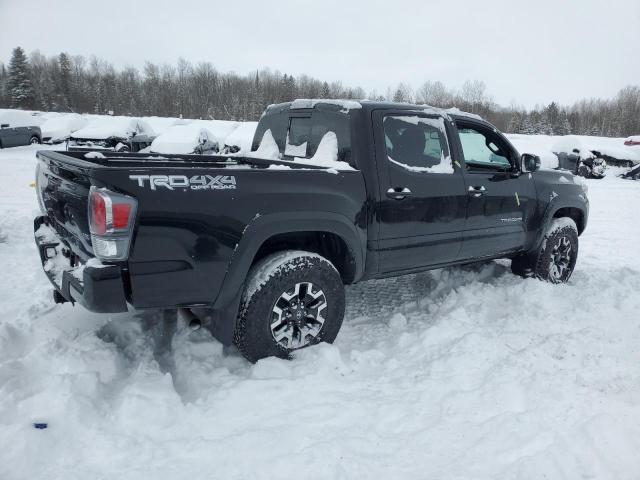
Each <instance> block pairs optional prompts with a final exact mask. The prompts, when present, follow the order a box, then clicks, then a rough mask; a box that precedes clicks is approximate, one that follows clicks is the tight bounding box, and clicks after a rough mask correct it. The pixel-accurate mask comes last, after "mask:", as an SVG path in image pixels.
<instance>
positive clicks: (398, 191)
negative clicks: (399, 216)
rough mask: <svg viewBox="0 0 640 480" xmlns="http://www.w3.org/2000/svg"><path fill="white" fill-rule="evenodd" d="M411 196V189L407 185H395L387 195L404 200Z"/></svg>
mask: <svg viewBox="0 0 640 480" xmlns="http://www.w3.org/2000/svg"><path fill="white" fill-rule="evenodd" d="M410 196H411V190H409V189H408V188H407V187H395V188H390V189H389V190H387V197H389V198H393V199H394V200H403V199H405V198H407V197H410Z"/></svg>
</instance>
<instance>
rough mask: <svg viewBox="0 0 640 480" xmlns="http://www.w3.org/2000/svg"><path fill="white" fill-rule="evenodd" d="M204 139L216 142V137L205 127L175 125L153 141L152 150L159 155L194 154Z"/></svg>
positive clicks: (192, 124)
mask: <svg viewBox="0 0 640 480" xmlns="http://www.w3.org/2000/svg"><path fill="white" fill-rule="evenodd" d="M202 137H207V138H209V140H212V141H216V137H215V135H213V134H212V133H211V132H210V131H209V130H208V129H207V128H205V127H204V126H203V125H198V124H196V123H195V122H194V123H189V124H186V125H174V126H173V127H169V128H168V129H167V130H166V131H165V132H164V133H163V134H161V135H159V136H158V137H156V138H155V139H154V140H153V142H152V143H151V149H150V150H151V151H152V152H157V153H184V154H187V153H193V151H194V150H195V148H196V146H198V142H199V140H200V138H202Z"/></svg>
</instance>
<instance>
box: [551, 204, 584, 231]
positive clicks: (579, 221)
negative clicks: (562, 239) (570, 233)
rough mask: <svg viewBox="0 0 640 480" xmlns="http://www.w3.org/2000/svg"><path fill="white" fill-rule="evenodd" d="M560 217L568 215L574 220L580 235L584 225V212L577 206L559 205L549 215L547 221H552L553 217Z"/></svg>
mask: <svg viewBox="0 0 640 480" xmlns="http://www.w3.org/2000/svg"><path fill="white" fill-rule="evenodd" d="M561 217H569V218H571V219H572V220H573V221H574V222H576V226H577V227H578V235H581V234H582V232H583V231H584V229H585V227H586V216H585V212H584V211H583V210H581V209H580V208H577V207H559V208H557V209H555V210H554V212H553V215H552V216H551V217H550V220H549V221H552V220H553V219H554V218H561Z"/></svg>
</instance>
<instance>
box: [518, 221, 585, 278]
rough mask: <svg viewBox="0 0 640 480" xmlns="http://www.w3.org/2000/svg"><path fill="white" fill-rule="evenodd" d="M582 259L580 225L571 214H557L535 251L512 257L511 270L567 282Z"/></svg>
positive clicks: (519, 273)
mask: <svg viewBox="0 0 640 480" xmlns="http://www.w3.org/2000/svg"><path fill="white" fill-rule="evenodd" d="M577 259H578V228H577V227H576V224H575V222H574V221H573V220H572V219H571V218H568V217H562V218H555V219H553V222H552V223H551V225H550V227H549V229H548V230H547V233H546V234H545V236H544V239H543V240H542V244H541V245H540V248H539V249H538V251H537V252H536V253H535V254H531V255H521V256H518V257H516V258H514V259H513V260H512V261H511V271H512V272H513V273H515V274H516V275H520V276H524V277H527V276H535V277H537V278H539V279H540V280H545V281H547V282H551V283H565V282H567V281H568V280H569V278H570V277H571V274H572V273H573V269H574V268H575V266H576V261H577Z"/></svg>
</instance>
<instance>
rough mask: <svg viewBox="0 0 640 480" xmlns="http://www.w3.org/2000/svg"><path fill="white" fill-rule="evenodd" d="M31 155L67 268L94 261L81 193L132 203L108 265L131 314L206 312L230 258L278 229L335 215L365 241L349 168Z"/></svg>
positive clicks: (362, 200)
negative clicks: (126, 244) (127, 237)
mask: <svg viewBox="0 0 640 480" xmlns="http://www.w3.org/2000/svg"><path fill="white" fill-rule="evenodd" d="M37 157H38V160H39V161H38V168H37V174H36V177H37V182H36V183H37V191H38V196H39V200H40V204H41V208H42V210H43V216H42V217H39V218H41V219H42V220H41V223H44V224H46V225H48V226H49V227H51V228H52V229H53V230H55V232H56V234H57V236H58V237H59V240H60V242H61V243H62V244H63V245H64V246H65V248H67V251H68V252H70V253H71V254H72V256H73V258H74V259H75V261H76V262H80V263H87V262H89V261H90V260H91V259H92V258H94V253H93V247H92V244H91V235H90V231H89V221H88V204H89V202H88V198H89V191H90V188H91V187H92V186H94V187H96V188H106V189H109V190H111V191H114V192H118V193H120V194H124V195H128V196H130V197H133V198H135V199H136V200H137V202H138V205H137V214H136V219H135V227H134V233H133V238H132V242H131V248H130V253H129V258H128V259H127V260H126V261H124V262H114V263H116V265H117V267H118V269H119V271H120V274H121V275H122V278H123V282H122V283H123V285H124V286H125V290H126V291H125V292H124V296H125V297H126V302H127V303H128V304H129V305H131V306H133V307H134V308H163V307H168V306H176V305H182V306H194V305H212V304H213V303H214V302H215V301H216V299H217V298H218V296H219V294H220V289H221V287H222V284H223V280H224V279H225V276H226V274H227V272H228V271H229V269H230V265H231V263H232V260H233V258H235V257H236V256H239V254H238V255H236V252H237V250H238V249H241V248H251V249H254V250H255V249H258V248H260V245H261V242H264V241H266V239H267V238H268V235H269V232H270V231H271V229H272V227H275V226H278V225H284V224H286V225H288V224H289V223H291V224H292V225H294V222H299V224H300V225H301V226H300V227H297V228H299V229H300V230H304V229H305V228H308V229H311V228H312V227H315V226H317V225H321V222H322V221H324V220H326V221H329V220H331V221H334V220H335V218H337V217H339V218H340V219H341V221H342V223H343V224H345V225H348V227H345V228H350V229H351V230H353V231H354V232H355V231H358V232H359V233H357V235H358V237H359V238H358V241H361V242H363V243H364V242H366V226H365V224H364V211H365V208H366V192H365V187H364V179H363V177H362V173H361V172H360V171H358V170H349V171H340V172H337V171H331V170H329V169H327V168H325V167H321V166H315V165H307V164H296V163H295V162H289V161H279V160H264V159H256V158H250V157H227V156H209V155H150V154H141V153H115V152H100V153H99V154H97V153H85V152H67V151H39V152H38V154H37ZM269 167H272V168H269ZM327 219H329V220H327ZM305 225H306V226H305ZM357 225H362V226H361V227H360V226H358V227H356V226H357ZM294 228H296V227H295V225H294ZM258 229H260V231H258ZM354 235H356V234H354ZM263 236H266V237H265V238H263ZM249 241H250V242H251V245H248V242H249ZM247 268H248V266H247ZM85 271H87V272H88V274H91V272H92V270H91V268H87V269H86V270H85ZM226 283H227V282H225V287H226ZM229 285H230V289H231V291H234V292H237V291H239V289H241V284H240V285H234V284H233V283H232V282H229ZM89 308H90V307H89Z"/></svg>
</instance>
